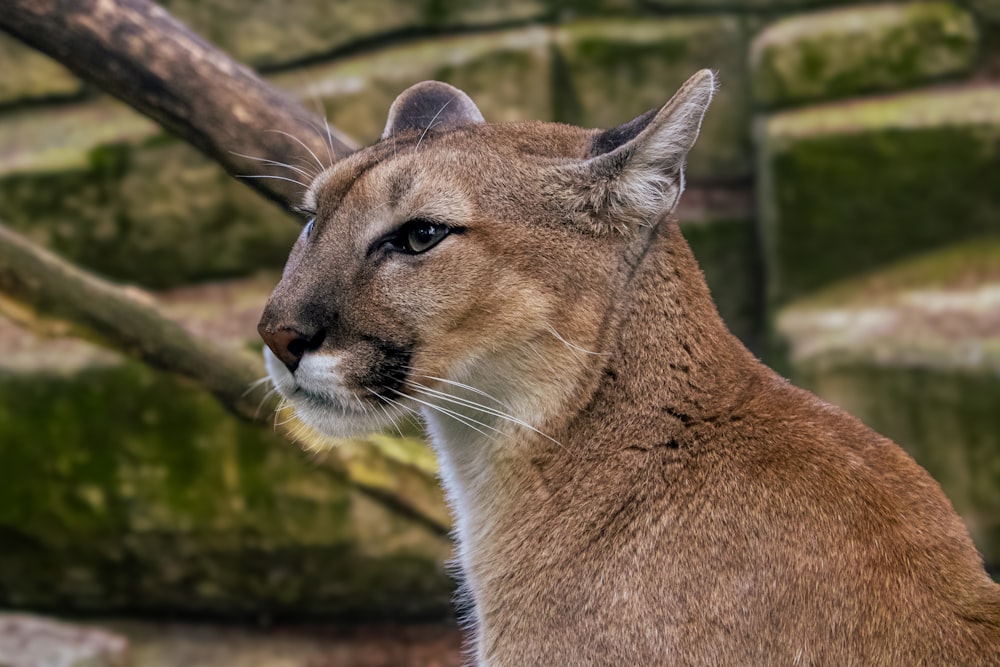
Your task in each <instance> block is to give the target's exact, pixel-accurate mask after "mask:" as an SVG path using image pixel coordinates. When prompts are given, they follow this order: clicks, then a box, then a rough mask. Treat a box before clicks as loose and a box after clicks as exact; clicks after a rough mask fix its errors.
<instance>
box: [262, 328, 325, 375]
mask: <svg viewBox="0 0 1000 667" xmlns="http://www.w3.org/2000/svg"><path fill="white" fill-rule="evenodd" d="M258 333H260V337H261V338H263V339H264V343H265V344H266V345H267V346H268V347H269V348H271V352H274V356H276V357H278V359H280V360H281V363H283V364H285V366H286V367H287V368H288V370H289V371H291V372H292V373H294V372H295V369H296V368H298V367H299V362H300V361H301V360H302V355H304V354H305V353H306V352H310V351H312V350H315V349H317V348H318V347H319V346H320V345H322V343H323V338H325V337H326V334H325V333H324V332H323V330H322V329H320V330H319V331H316V332H312V333H307V332H302V331H299V330H297V329H290V328H285V329H278V330H277V331H268V330H267V329H265V328H264V327H263V326H261V327H258Z"/></svg>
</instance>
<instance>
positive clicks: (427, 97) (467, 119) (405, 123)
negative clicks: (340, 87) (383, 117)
mask: <svg viewBox="0 0 1000 667" xmlns="http://www.w3.org/2000/svg"><path fill="white" fill-rule="evenodd" d="M485 122H486V121H485V120H484V119H483V114H482V113H480V111H479V108H478V107H477V106H476V104H475V103H474V102H473V101H472V100H471V99H470V98H469V96H468V95H466V94H465V93H463V92H462V91H461V90H459V89H458V88H455V87H454V86H449V85H448V84H447V83H442V82H440V81H423V82H421V83H418V84H415V85H413V86H410V87H409V88H407V89H406V90H404V91H403V92H402V93H400V94H399V97H397V98H396V101H395V102H393V103H392V106H391V107H389V119H388V120H387V121H386V123H385V129H384V130H382V138H383V139H385V138H386V137H389V136H391V135H393V134H399V133H400V132H405V131H407V130H420V131H421V132H423V131H425V130H430V129H434V130H440V129H444V128H448V127H457V126H459V125H471V124H473V123H485Z"/></svg>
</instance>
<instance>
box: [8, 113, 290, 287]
mask: <svg viewBox="0 0 1000 667" xmlns="http://www.w3.org/2000/svg"><path fill="white" fill-rule="evenodd" d="M0 220H2V221H3V222H4V223H5V224H8V225H10V226H11V227H13V228H15V229H18V230H20V231H22V232H23V233H25V234H27V235H28V236H29V237H31V238H32V239H34V240H35V241H38V242H40V243H43V244H44V245H46V246H47V247H49V248H52V249H54V250H56V251H57V252H59V253H60V254H62V255H63V256H65V257H67V258H68V259H71V260H73V261H75V262H78V263H80V264H83V265H84V266H87V267H89V268H91V269H93V270H96V271H97V272H99V273H101V274H104V275H106V276H110V277H112V278H115V279H119V280H127V281H131V282H136V283H139V284H141V285H145V286H149V287H165V286H171V285H177V284H181V283H185V282H190V281H192V280H200V279H206V278H214V277H221V276H230V275H241V274H246V273H248V272H252V271H256V270H258V269H260V268H261V267H267V266H271V267H273V266H280V265H281V264H282V263H283V262H284V259H285V257H286V256H287V251H288V248H290V247H291V244H292V242H293V241H294V239H295V236H296V234H297V232H298V225H297V224H296V222H295V221H294V220H293V219H292V218H291V216H289V215H286V214H284V213H282V212H281V211H280V210H278V209H277V208H276V207H274V206H272V205H270V204H268V203H266V202H265V201H264V200H262V199H261V198H260V197H259V196H258V195H256V194H255V193H253V192H252V191H251V190H250V189H249V188H247V187H246V186H245V185H243V184H241V183H239V182H237V181H235V180H233V179H232V178H231V177H230V176H229V175H227V174H226V173H225V172H224V171H223V170H222V169H221V168H220V167H219V166H217V165H216V164H214V163H213V162H211V161H210V160H209V159H208V158H206V157H204V156H202V155H201V154H200V153H198V152H197V151H195V150H194V149H193V148H190V147H189V146H186V145H184V144H182V143H181V142H179V141H176V140H174V139H168V138H166V137H165V136H163V135H162V134H161V131H160V130H159V129H158V128H157V127H156V126H155V125H153V124H152V123H150V122H149V121H147V120H145V119H143V118H141V117H139V116H138V115H137V114H135V113H133V112H131V111H130V110H128V109H125V108H124V107H121V106H120V105H117V104H115V103H111V102H110V101H104V100H102V101H96V102H92V103H85V104H79V105H72V106H63V107H60V108H56V109H45V110H31V111H28V110H24V111H20V112H17V113H13V114H10V115H9V116H7V117H6V118H5V119H4V122H3V123H0Z"/></svg>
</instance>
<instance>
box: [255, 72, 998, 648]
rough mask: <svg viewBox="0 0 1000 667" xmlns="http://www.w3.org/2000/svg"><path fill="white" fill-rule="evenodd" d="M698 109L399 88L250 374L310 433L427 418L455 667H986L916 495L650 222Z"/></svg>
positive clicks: (665, 219) (850, 421) (310, 241)
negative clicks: (606, 124)
mask: <svg viewBox="0 0 1000 667" xmlns="http://www.w3.org/2000/svg"><path fill="white" fill-rule="evenodd" d="M714 89H715V78H714V76H713V75H712V73H711V72H708V71H702V72H699V73H697V74H696V75H695V76H694V77H692V78H691V79H690V80H689V81H688V82H687V83H685V84H684V86H683V87H682V88H681V89H680V90H679V91H678V92H677V94H676V95H675V96H674V97H673V98H672V99H671V100H670V101H669V102H668V103H667V104H666V106H664V107H663V108H662V109H659V110H653V111H650V112H649V113H646V114H644V115H642V116H640V117H638V118H636V119H635V120H633V121H631V122H629V123H626V124H625V125H622V126H621V127H617V128H614V129H611V130H605V131H600V130H588V129H581V128H576V127H570V126H566V125H560V124H555V123H541V122H523V123H505V124H496V125H493V124H488V123H486V122H484V120H483V117H482V115H481V114H480V112H479V110H478V109H477V108H476V106H475V105H474V104H473V102H472V101H471V100H470V99H469V98H468V96H466V95H465V94H464V93H463V92H461V91H459V90H457V89H455V88H452V87H451V86H448V85H446V84H442V83H437V82H425V83H421V84H418V85H416V86H413V87H412V88H410V89H409V90H407V91H405V92H404V93H403V94H402V95H400V96H399V98H397V99H396V101H395V102H394V103H393V105H392V108H391V109H390V111H389V119H388V123H387V124H386V127H385V131H384V133H383V135H382V138H381V140H380V141H379V142H378V143H376V144H375V145H374V146H371V147H369V148H366V149H364V150H361V151H359V152H357V153H355V154H353V155H350V156H348V157H346V158H344V159H342V160H340V161H339V162H337V163H336V164H334V165H333V166H331V167H330V168H328V169H326V170H325V171H323V172H322V173H321V174H320V175H319V176H318V177H317V178H316V179H315V181H314V182H313V183H312V185H311V187H310V188H309V190H308V192H307V193H306V196H305V201H304V204H303V209H304V210H306V211H308V212H309V213H310V214H311V215H312V216H313V219H312V221H311V222H309V224H308V225H306V227H305V229H304V230H303V231H302V234H301V236H300V238H299V239H298V241H297V243H296V244H295V247H294V249H293V250H292V252H291V256H290V258H289V260H288V264H287V266H286V267H285V270H284V275H283V277H282V279H281V282H280V283H279V284H278V286H277V288H276V289H275V290H274V293H273V295H272V296H271V299H270V301H269V302H268V304H267V308H266V310H265V311H264V315H263V317H262V319H261V322H260V327H259V328H260V333H261V335H262V336H263V338H264V340H265V341H266V343H267V346H268V348H269V349H268V350H266V351H265V354H266V357H267V365H268V369H269V372H270V375H271V378H272V379H273V381H274V384H275V386H276V387H277V389H278V391H279V392H280V393H281V394H282V395H283V396H284V397H285V398H286V399H288V401H289V402H290V403H291V405H292V406H293V407H294V409H295V411H296V412H297V414H298V416H299V417H300V418H301V419H302V420H303V421H304V422H305V423H306V424H309V425H311V426H312V427H313V428H315V429H317V430H319V431H321V432H323V433H326V434H329V435H331V436H334V437H350V436H359V435H362V434H364V433H366V432H371V431H373V430H376V429H381V428H384V427H386V426H387V425H389V424H392V423H394V422H395V421H397V420H399V419H401V418H404V417H407V416H410V415H419V416H420V417H421V418H422V419H423V421H424V423H425V424H426V427H427V431H428V432H429V434H430V439H431V441H432V442H433V445H434V448H435V450H436V451H437V454H438V457H439V459H440V464H441V476H442V479H443V483H444V488H445V490H446V492H447V495H448V498H449V500H450V503H451V506H452V508H453V512H454V515H455V522H456V536H457V542H458V556H457V560H458V563H459V565H460V567H461V572H462V578H463V585H464V588H465V594H466V596H467V598H468V616H469V621H470V625H471V626H472V627H473V628H474V655H475V661H476V664H478V665H484V666H485V665H488V666H490V667H508V666H524V665H545V666H556V665H572V666H576V665H629V666H631V667H640V666H648V665H862V664H864V665H987V664H989V665H998V664H1000V587H998V586H997V585H996V584H994V583H993V581H992V580H991V579H990V577H989V576H988V575H987V574H986V572H985V571H984V569H983V565H982V560H981V558H980V556H979V554H978V553H977V552H976V549H975V548H974V546H973V545H972V543H971V541H970V539H969V536H968V533H967V531H966V529H965V527H964V526H963V524H962V522H961V520H960V519H959V517H958V516H957V515H956V514H955V512H954V510H953V509H952V507H951V505H950V504H949V502H948V500H947V499H946V498H945V496H944V495H943V494H942V492H941V490H940V488H939V487H938V485H937V484H936V483H935V482H934V481H933V480H932V479H931V477H930V476H929V475H928V474H927V473H926V472H925V471H924V470H923V469H921V468H920V467H919V466H917V464H916V463H914V462H913V460H912V459H911V458H910V457H909V456H908V455H907V454H905V453H904V452H903V450H902V449H900V448H899V447H898V446H897V445H895V444H893V443H892V442H890V441H889V440H887V439H885V438H883V437H881V436H879V435H878V434H876V433H874V432H872V431H871V430H869V429H868V428H866V427H865V426H864V425H863V424H861V423H860V422H859V421H857V420H856V419H854V418H852V417H851V416H849V415H847V414H845V413H844V412H843V411H841V410H839V409H838V408H836V407H833V406H831V405H828V404H827V403H824V402H823V401H821V400H819V399H818V398H816V397H815V396H813V395H812V394H810V393H808V392H806V391H803V390H801V389H798V388H796V387H793V386H792V385H790V384H789V383H788V382H786V381H785V380H783V379H782V378H780V377H778V376H777V375H776V374H775V373H774V372H773V371H771V370H770V369H768V368H767V367H765V366H764V365H762V364H761V363H760V362H758V361H757V359H755V358H754V357H753V355H751V354H750V353H749V352H748V351H747V350H746V349H745V348H744V347H743V345H742V344H740V342H739V341H738V340H737V339H736V338H735V337H734V336H733V335H732V334H731V333H730V332H729V331H728V330H727V329H726V327H725V325H724V324H723V323H722V321H721V319H720V318H719V315H718V313H717V312H716V309H715V306H714V305H713V302H712V299H711V297H710V296H709V292H708V289H707V287H706V285H705V281H704V279H703V277H702V274H701V272H700V270H699V269H698V266H697V264H696V263H695V260H694V258H693V257H692V255H691V252H690V250H689V248H688V246H687V244H686V243H685V241H684V239H683V238H682V237H681V233H680V231H679V229H678V225H677V223H676V221H675V220H674V219H672V218H671V213H672V212H673V211H674V209H675V207H676V206H677V201H678V199H679V197H680V196H681V192H682V190H683V189H684V174H683V167H684V160H685V156H686V155H687V153H688V151H689V150H690V149H691V147H692V145H693V143H694V141H695V138H696V137H697V135H698V131H699V128H700V125H701V120H702V116H703V115H704V113H705V110H706V108H707V107H708V104H709V102H710V100H711V98H712V95H713V92H714ZM850 222H851V221H849V220H845V221H844V224H850Z"/></svg>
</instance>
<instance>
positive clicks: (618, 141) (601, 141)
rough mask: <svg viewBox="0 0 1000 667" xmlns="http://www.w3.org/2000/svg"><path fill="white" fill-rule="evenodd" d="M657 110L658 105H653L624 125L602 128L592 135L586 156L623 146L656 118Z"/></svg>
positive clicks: (608, 151) (607, 151)
mask: <svg viewBox="0 0 1000 667" xmlns="http://www.w3.org/2000/svg"><path fill="white" fill-rule="evenodd" d="M659 111H660V109H659V107H654V108H652V109H650V110H649V111H647V112H646V113H644V114H642V115H641V116H638V117H636V118H633V119H632V120H630V121H629V122H627V123H625V124H624V125H619V126H618V127H613V128H611V129H610V130H604V131H603V132H601V133H600V134H598V135H597V136H596V137H594V140H593V143H592V144H591V146H590V152H589V153H588V155H587V157H597V156H598V155H604V154H605V153H610V152H611V151H613V150H615V149H616V148H618V147H620V146H624V145H625V144H627V143H628V142H630V141H632V140H633V139H635V138H636V137H637V136H639V133H640V132H642V131H643V130H645V129H646V127H647V126H648V125H649V124H650V123H651V122H652V121H653V119H654V118H656V114H657V113H659Z"/></svg>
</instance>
